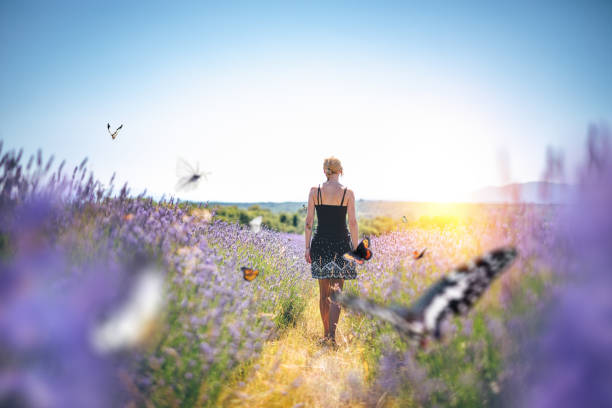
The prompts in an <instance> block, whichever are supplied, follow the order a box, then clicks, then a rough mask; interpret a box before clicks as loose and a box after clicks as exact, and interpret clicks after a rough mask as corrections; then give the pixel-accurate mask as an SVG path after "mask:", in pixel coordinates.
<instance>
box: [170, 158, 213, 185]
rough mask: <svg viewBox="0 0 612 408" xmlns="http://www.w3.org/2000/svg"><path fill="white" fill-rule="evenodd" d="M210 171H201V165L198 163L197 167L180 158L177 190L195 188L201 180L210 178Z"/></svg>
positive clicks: (177, 165)
mask: <svg viewBox="0 0 612 408" xmlns="http://www.w3.org/2000/svg"><path fill="white" fill-rule="evenodd" d="M209 174H211V173H210V172H200V166H199V165H198V164H196V167H195V168H194V167H192V166H191V165H190V164H189V163H187V162H186V161H185V160H183V159H178V161H177V164H176V175H177V176H178V177H179V180H178V183H177V184H176V189H177V190H185V191H187V190H194V189H195V188H197V187H198V184H199V183H200V180H201V179H202V178H204V180H208V178H207V177H206V176H207V175H209Z"/></svg>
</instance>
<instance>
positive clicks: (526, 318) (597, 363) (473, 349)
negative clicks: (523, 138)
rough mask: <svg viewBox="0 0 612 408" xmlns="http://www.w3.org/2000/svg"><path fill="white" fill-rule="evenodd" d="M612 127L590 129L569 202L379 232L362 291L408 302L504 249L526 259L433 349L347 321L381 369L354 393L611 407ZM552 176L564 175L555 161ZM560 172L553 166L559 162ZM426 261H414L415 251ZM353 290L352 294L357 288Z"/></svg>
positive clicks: (430, 402) (404, 399)
mask: <svg viewBox="0 0 612 408" xmlns="http://www.w3.org/2000/svg"><path fill="white" fill-rule="evenodd" d="M609 140H610V139H609V131H608V130H607V128H606V127H603V126H601V127H592V128H591V129H590V131H589V138H588V143H587V156H586V159H585V161H584V164H583V165H582V166H581V167H580V168H579V169H578V174H577V179H578V180H579V182H578V183H579V185H578V187H579V189H578V191H579V193H578V195H577V196H576V197H574V200H573V201H572V202H571V203H570V204H569V205H567V206H535V205H531V206H530V205H524V204H513V205H505V206H491V207H489V209H488V211H483V213H482V214H480V217H481V220H482V222H479V223H474V224H473V225H470V226H469V228H468V227H462V226H459V227H448V228H439V227H435V228H432V229H418V230H413V231H410V232H397V233H391V234H387V235H384V236H381V237H378V238H373V239H372V242H371V244H372V248H373V251H374V253H375V254H376V257H375V258H374V259H373V260H372V261H371V262H370V263H369V264H367V265H366V267H365V270H364V271H363V273H362V274H361V279H360V281H359V283H358V286H356V287H355V288H353V290H354V291H356V292H360V293H361V294H362V295H368V296H373V297H375V298H378V299H379V300H384V301H385V302H386V301H395V302H399V303H403V304H406V303H409V302H410V300H412V299H414V297H415V296H416V295H417V294H419V293H420V292H422V290H423V289H424V288H425V287H426V286H427V285H428V284H430V283H431V282H432V281H433V280H435V279H437V278H438V277H439V276H440V275H441V274H442V273H445V272H447V271H449V270H450V269H451V268H452V267H453V266H456V265H457V264H459V263H462V262H464V261H465V260H467V259H470V258H471V257H473V256H475V255H477V254H479V253H482V252H483V251H484V250H487V249H491V248H494V247H498V246H503V245H512V246H514V247H516V248H517V249H518V252H519V259H518V261H517V262H516V263H515V264H514V266H513V267H512V268H511V269H510V270H509V271H508V272H507V273H505V274H504V275H503V276H502V277H501V278H500V281H501V282H499V283H497V284H496V285H494V286H493V288H492V290H491V291H490V293H488V294H487V296H485V298H484V299H483V300H482V301H481V303H480V304H479V305H478V307H477V308H476V310H475V311H473V312H472V313H470V314H469V315H468V316H467V317H466V318H462V319H455V320H453V321H451V322H450V324H448V325H447V327H446V332H447V333H446V334H447V335H446V338H447V339H446V341H445V342H444V343H443V344H442V345H440V346H437V347H434V348H433V349H432V350H428V351H427V352H416V351H415V350H413V349H410V348H407V347H406V345H405V344H404V343H403V342H401V341H400V340H399V338H398V337H397V335H396V334H395V333H394V332H393V331H392V330H391V329H389V328H382V329H381V326H380V325H378V324H375V323H373V322H372V321H371V320H369V319H363V318H360V317H359V316H354V317H351V320H350V321H351V324H352V329H353V331H354V332H356V333H359V335H360V336H361V338H362V339H363V340H364V341H366V342H367V343H368V344H370V346H371V347H370V348H369V349H370V350H371V352H370V353H369V355H368V358H369V359H370V360H371V361H370V363H371V364H370V365H371V366H376V367H377V370H376V374H375V375H374V376H373V377H372V378H371V379H370V380H371V384H370V386H369V387H363V386H362V385H359V384H358V385H355V384H348V387H349V390H350V392H349V394H351V395H352V398H353V399H357V400H362V401H365V402H369V403H371V404H373V405H374V404H377V403H381V401H382V400H384V399H385V398H387V399H388V400H389V399H394V400H395V401H396V403H398V404H399V405H400V406H500V405H501V406H533V407H535V406H537V407H565V406H568V407H569V406H610V405H611V404H612V393H611V392H610V389H609V387H608V385H609V384H611V383H612V357H610V353H609V350H611V349H612V334H611V333H612V323H611V320H610V316H611V315H612V314H611V313H612V300H611V299H612V297H611V296H610V294H612V272H611V269H610V268H611V267H612V250H611V248H612V151H611V150H610V147H609V144H608V143H609ZM552 165H553V166H551V163H550V160H549V163H548V168H547V170H546V172H545V174H546V175H548V176H550V175H553V174H555V172H557V174H558V172H560V171H562V167H561V166H560V165H559V162H558V161H554V162H553V163H552ZM551 167H552V168H551ZM423 247H427V248H428V250H427V251H428V252H427V253H428V256H426V257H425V258H423V259H422V260H418V261H416V260H413V259H412V257H411V256H410V255H411V253H412V251H413V250H420V249H421V248H423ZM349 290H350V289H349Z"/></svg>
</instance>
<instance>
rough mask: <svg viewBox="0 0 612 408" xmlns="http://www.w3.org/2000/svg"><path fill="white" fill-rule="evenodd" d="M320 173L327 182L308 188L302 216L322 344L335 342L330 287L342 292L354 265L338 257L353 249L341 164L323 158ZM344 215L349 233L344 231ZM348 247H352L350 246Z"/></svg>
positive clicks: (350, 197)
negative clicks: (315, 282) (315, 287)
mask: <svg viewBox="0 0 612 408" xmlns="http://www.w3.org/2000/svg"><path fill="white" fill-rule="evenodd" d="M323 172H324V173H325V176H326V177H327V181H326V182H325V183H323V185H319V186H318V187H313V188H311V189H310V194H309V195H308V213H307V215H306V231H305V234H306V254H305V257H306V262H308V263H309V264H311V269H312V277H313V278H315V279H318V280H319V295H320V299H319V308H320V309H321V319H323V331H324V338H323V340H324V341H330V342H331V343H332V344H335V343H336V325H337V324H338V319H339V318H340V306H339V305H337V304H336V303H333V302H331V300H330V298H329V297H330V295H331V290H332V288H334V287H336V285H337V286H339V287H340V289H342V287H343V285H344V280H345V279H355V278H356V277H357V272H356V271H355V264H354V263H353V262H350V261H347V260H345V259H344V258H343V257H342V255H344V254H345V253H346V252H349V251H350V250H351V249H352V248H356V247H357V236H358V235H357V233H358V231H357V219H356V218H355V195H354V194H353V192H352V191H351V190H349V189H347V188H346V187H344V186H343V185H342V184H340V182H339V181H338V178H339V177H340V175H342V164H341V163H340V160H338V159H337V158H335V157H330V158H328V159H325V161H324V162H323ZM315 209H316V211H317V220H318V225H317V230H316V231H315V234H314V237H313V239H312V242H311V241H310V237H311V234H312V223H313V221H314V212H315ZM347 213H348V220H349V229H350V235H349V231H348V230H347V228H346V215H347ZM351 245H352V246H351Z"/></svg>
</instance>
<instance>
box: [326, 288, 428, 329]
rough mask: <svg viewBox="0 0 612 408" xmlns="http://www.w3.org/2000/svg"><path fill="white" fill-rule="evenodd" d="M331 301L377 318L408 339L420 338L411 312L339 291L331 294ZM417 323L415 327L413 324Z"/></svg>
mask: <svg viewBox="0 0 612 408" xmlns="http://www.w3.org/2000/svg"><path fill="white" fill-rule="evenodd" d="M331 299H332V300H333V301H334V302H336V303H340V304H341V305H342V306H344V307H346V308H348V309H351V310H354V311H357V312H359V313H364V314H367V315H370V316H374V317H376V318H379V319H381V320H383V321H385V322H387V323H390V324H391V325H392V326H393V327H395V329H396V330H397V331H399V332H400V333H401V334H402V335H404V336H406V337H408V338H415V337H418V336H420V332H421V331H422V330H419V327H418V325H419V322H418V319H416V317H415V316H414V315H413V313H412V311H411V310H410V309H407V308H403V307H399V306H396V307H388V306H383V305H381V304H379V303H377V302H376V301H374V300H372V299H367V298H362V297H359V296H354V295H347V294H344V293H342V292H340V291H334V292H332V295H331ZM415 322H416V323H417V324H416V325H415V324H414V323H415Z"/></svg>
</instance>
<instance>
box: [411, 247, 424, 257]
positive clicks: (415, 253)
mask: <svg viewBox="0 0 612 408" xmlns="http://www.w3.org/2000/svg"><path fill="white" fill-rule="evenodd" d="M425 251H427V248H425V249H424V250H422V251H421V253H419V251H414V252H413V253H412V257H413V258H414V259H421V258H422V257H423V256H424V255H425Z"/></svg>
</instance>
